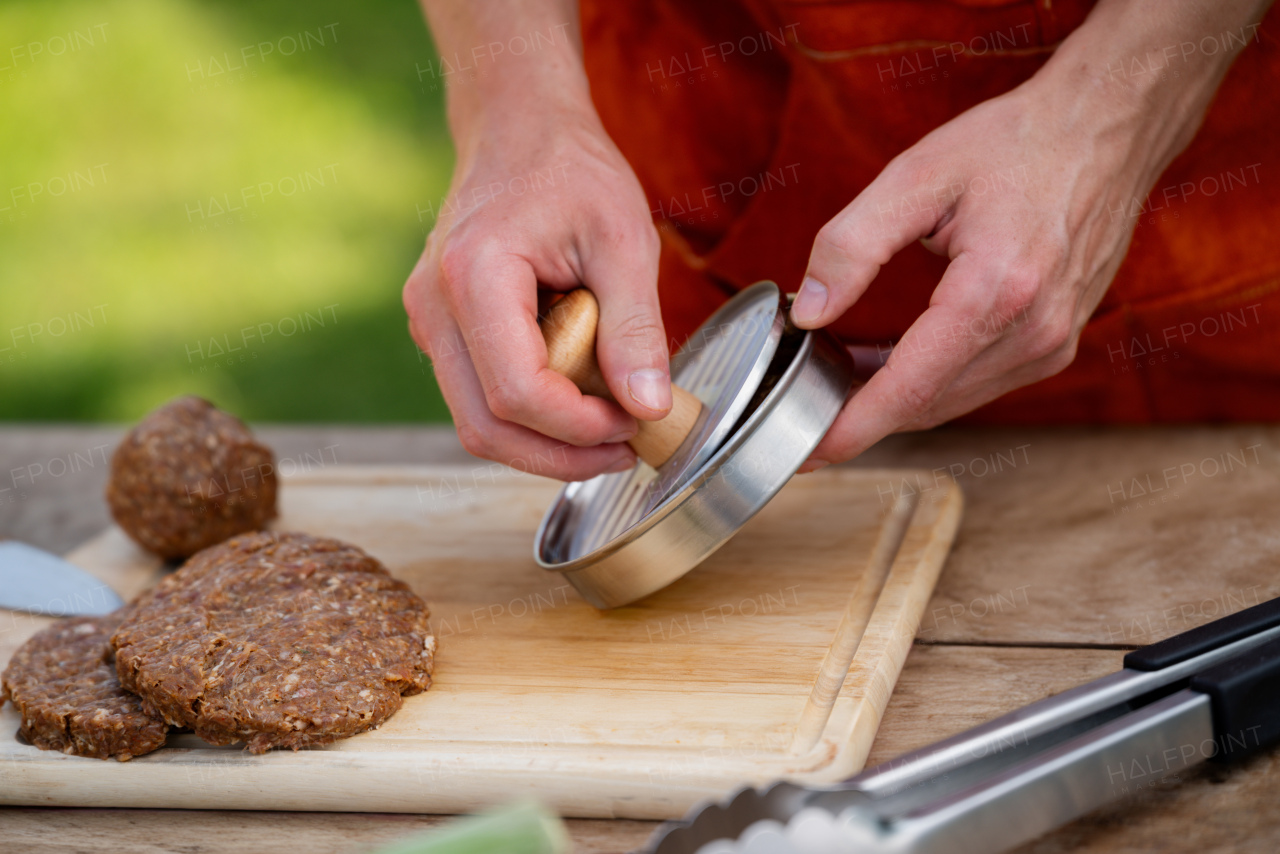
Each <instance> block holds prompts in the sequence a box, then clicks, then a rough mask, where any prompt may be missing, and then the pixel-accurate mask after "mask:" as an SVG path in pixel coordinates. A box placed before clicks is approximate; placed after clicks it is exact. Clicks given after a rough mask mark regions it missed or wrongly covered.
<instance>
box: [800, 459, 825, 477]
mask: <svg viewBox="0 0 1280 854" xmlns="http://www.w3.org/2000/svg"><path fill="white" fill-rule="evenodd" d="M829 465H831V463H829V462H827V461H826V460H815V459H813V458H812V457H811V458H809V459H807V460H805V461H804V465H802V466H800V470H799V472H797V473H798V474H809V473H810V472H815V471H817V470H818V469H824V468H826V467H827V466H829Z"/></svg>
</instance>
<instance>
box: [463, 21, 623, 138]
mask: <svg viewBox="0 0 1280 854" xmlns="http://www.w3.org/2000/svg"><path fill="white" fill-rule="evenodd" d="M446 109H447V116H448V121H449V129H450V132H451V133H452V135H453V138H454V142H455V144H457V146H458V148H459V151H460V152H461V151H462V150H463V149H465V148H467V147H469V146H470V145H471V144H473V143H475V142H478V141H480V140H482V139H486V138H489V137H491V136H492V135H493V134H495V133H502V134H504V135H508V134H514V135H517V136H518V135H521V134H523V133H525V132H526V129H528V128H529V127H531V126H545V125H546V124H547V123H548V122H571V123H572V122H575V121H584V120H590V121H593V122H595V121H598V119H596V112H595V106H594V104H593V103H592V101H591V91H590V88H589V86H588V83H587V77H586V72H585V71H584V69H583V66H582V57H581V54H580V53H579V52H578V49H577V46H576V45H574V44H566V45H559V46H557V47H556V49H555V50H554V51H551V50H544V51H542V52H541V53H540V54H539V55H538V56H537V57H525V58H523V60H522V59H521V58H514V57H513V58H509V59H508V60H507V61H506V62H505V63H494V64H493V65H492V66H491V67H489V68H481V69H477V70H475V71H473V72H472V73H470V74H467V75H457V76H455V77H454V78H453V79H451V80H450V81H449V83H448V86H447V89H446Z"/></svg>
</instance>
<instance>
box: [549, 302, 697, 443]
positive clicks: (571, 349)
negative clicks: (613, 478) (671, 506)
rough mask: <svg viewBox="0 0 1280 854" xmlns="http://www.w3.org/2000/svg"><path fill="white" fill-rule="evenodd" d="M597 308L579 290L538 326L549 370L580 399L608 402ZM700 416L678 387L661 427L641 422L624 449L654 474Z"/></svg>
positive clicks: (691, 398) (673, 389)
mask: <svg viewBox="0 0 1280 854" xmlns="http://www.w3.org/2000/svg"><path fill="white" fill-rule="evenodd" d="M599 321H600V306H599V305H598V304H597V303H596V298H595V296H594V295H592V293H591V291H589V290H587V289H586V288H578V289H577V290H575V291H570V292H569V293H567V294H565V296H564V297H563V298H561V299H560V300H559V301H558V302H556V303H555V304H554V305H552V306H551V309H550V311H548V312H547V315H546V317H544V318H543V320H542V322H541V323H540V324H539V325H540V326H541V328H542V338H543V340H544V341H546V344H547V364H548V366H549V367H550V368H551V370H553V371H555V372H556V373H558V374H563V375H564V376H566V377H568V378H569V379H570V380H572V381H573V384H574V385H576V386H577V387H578V388H579V390H581V391H582V393H583V394H592V395H595V396H596V397H603V398H605V399H606V400H613V395H612V394H611V393H610V392H609V387H608V386H607V385H605V381H604V377H602V376H601V375H600V365H599V364H598V363H597V362H596V325H597V324H598V323H599ZM701 411H702V401H700V400H698V398H696V397H694V396H693V395H692V394H690V393H689V392H687V391H685V390H684V389H682V388H680V387H679V386H674V385H673V386H672V387H671V412H669V413H668V414H667V417H666V418H663V419H662V420H661V421H640V422H639V425H640V428H639V429H640V432H638V433H637V434H636V435H635V437H634V438H632V439H631V440H630V441H629V442H627V444H628V445H630V446H631V448H632V450H634V451H635V452H636V456H638V457H639V458H640V459H642V460H644V461H645V462H646V463H648V464H649V465H651V466H653V467H654V468H657V467H658V466H660V465H662V464H663V463H665V462H666V461H667V460H669V459H670V458H671V455H672V454H674V453H675V452H676V449H677V448H679V447H680V444H681V443H682V442H684V440H685V437H686V436H688V435H689V431H690V430H692V429H693V425H694V424H695V423H696V422H697V420H698V413H700V412H701Z"/></svg>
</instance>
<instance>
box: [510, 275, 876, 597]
mask: <svg viewBox="0 0 1280 854" xmlns="http://www.w3.org/2000/svg"><path fill="white" fill-rule="evenodd" d="M787 312H788V304H787V300H786V299H785V297H784V296H783V294H782V292H781V291H780V290H779V289H778V286H777V285H775V284H774V283H773V282H758V283H757V284H755V285H752V286H751V287H749V288H747V289H746V290H743V291H742V292H740V293H739V294H737V295H736V296H734V297H733V298H732V299H731V300H729V301H728V302H727V303H726V304H725V305H724V306H722V307H721V308H720V310H719V311H717V312H716V313H715V314H713V315H712V316H711V317H710V318H708V320H707V321H706V322H705V323H704V324H703V325H702V326H701V327H699V328H698V330H697V331H696V332H695V333H694V334H693V335H692V336H691V337H690V338H689V340H688V341H687V342H686V343H685V345H684V346H683V347H681V348H680V351H679V352H678V353H676V355H675V356H674V357H673V358H672V360H671V378H672V381H673V383H674V384H675V388H674V389H673V405H672V410H671V413H670V414H669V415H668V416H667V417H666V418H664V419H662V420H661V421H641V422H640V432H639V434H638V435H637V436H636V437H635V438H634V439H632V440H631V443H630V444H631V446H632V448H634V449H635V451H636V455H637V457H638V460H637V462H636V465H635V467H634V468H633V469H631V470H630V471H626V472H620V473H617V474H605V475H600V476H599V477H595V478H592V479H591V480H587V481H582V482H579V483H569V484H566V485H565V486H564V488H563V489H561V490H560V493H559V494H558V495H557V496H556V499H555V501H554V502H552V504H551V507H550V508H548V510H547V513H546V515H545V516H544V517H543V519H542V524H540V525H539V526H538V532H537V534H536V536H535V540H534V556H535V558H536V559H537V561H538V564H539V565H540V566H541V567H542V568H543V569H547V570H550V571H552V572H559V573H561V574H563V575H564V576H565V578H567V579H568V580H569V582H570V583H571V584H572V585H573V586H574V587H575V588H577V590H578V592H579V593H581V594H582V597H583V598H584V599H586V600H587V601H588V602H590V603H591V604H592V605H594V606H596V607H597V608H616V607H618V606H620V605H626V604H628V603H630V602H634V601H636V600H637V599H640V598H642V597H644V596H648V595H649V594H650V593H654V592H656V591H658V590H660V589H662V588H663V587H666V586H667V585H668V584H670V583H671V582H673V581H675V580H676V579H678V578H680V577H681V576H682V575H684V574H685V573H687V572H688V571H689V570H691V569H693V568H694V567H695V566H697V565H698V564H699V563H701V562H702V561H703V560H705V559H706V558H707V557H708V556H710V555H711V553H712V552H714V551H715V550H716V549H718V548H720V546H722V545H724V544H725V542H727V541H728V540H729V538H730V537H732V536H733V535H734V534H735V533H737V532H738V530H739V529H740V528H741V527H742V526H743V525H745V524H746V523H747V521H748V520H750V519H751V517H752V516H754V515H755V514H756V513H757V512H758V511H759V510H760V508H762V507H763V506H764V505H765V504H767V503H768V501H769V499H771V498H773V496H774V495H776V494H777V493H778V490H780V489H782V487H783V486H784V485H785V484H786V482H787V481H788V480H790V479H791V476H792V475H793V474H795V473H796V470H797V469H799V468H800V466H801V465H802V464H803V463H804V461H805V460H806V459H808V457H809V454H810V453H811V452H812V451H813V449H814V448H815V447H817V445H818V442H819V441H820V440H821V439H822V437H823V435H825V434H826V432H827V429H828V428H830V426H831V425H832V423H833V422H834V421H835V419H836V415H837V414H839V412H840V409H841V407H842V406H843V405H844V402H845V399H846V398H847V397H848V395H849V392H850V390H851V389H852V388H853V385H854V373H853V359H852V358H851V357H850V355H849V353H848V351H847V350H845V348H844V347H843V346H842V345H841V344H840V343H839V342H838V341H837V340H836V339H835V337H834V336H833V335H831V333H829V332H827V331H825V330H812V331H806V330H803V329H797V328H796V327H794V326H792V325H791V324H790V323H789V322H788V319H787ZM598 317H599V309H598V307H597V305H596V302H595V298H594V297H593V296H592V295H591V293H590V291H587V290H577V291H572V292H570V293H569V294H568V295H566V296H565V297H563V298H562V299H561V300H560V301H559V302H556V303H554V304H553V305H552V307H551V308H550V310H549V311H548V312H547V314H546V315H545V316H544V318H543V320H542V322H541V326H542V334H543V338H544V339H545V341H546V343H547V354H548V359H549V364H550V367H551V368H552V369H553V370H556V371H558V372H560V373H562V374H564V375H565V376H567V377H568V378H569V379H571V380H573V381H574V383H575V384H576V385H577V386H578V387H579V388H580V389H582V391H584V392H586V393H588V394H596V395H599V396H601V397H608V396H609V392H608V389H607V387H606V386H605V384H604V381H603V379H602V378H601V377H600V373H599V368H598V366H597V365H596V361H595V327H596V322H597V320H598Z"/></svg>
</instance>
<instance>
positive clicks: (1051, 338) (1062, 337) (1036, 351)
mask: <svg viewBox="0 0 1280 854" xmlns="http://www.w3.org/2000/svg"><path fill="white" fill-rule="evenodd" d="M1071 344H1072V334H1071V319H1070V318H1067V317H1056V316H1055V317H1045V318H1041V319H1040V320H1038V321H1037V322H1035V323H1034V324H1032V326H1031V329H1030V331H1029V334H1028V338H1027V350H1026V353H1027V355H1028V356H1029V357H1030V358H1031V359H1054V358H1056V357H1057V356H1058V355H1059V354H1062V353H1065V354H1066V355H1067V356H1068V359H1067V362H1066V363H1065V364H1063V365H1062V367H1066V365H1067V364H1070V362H1071V359H1072V358H1074V357H1075V352H1074V351H1075V348H1074V347H1073V346H1071ZM1058 370H1061V368H1059V369H1058ZM1054 373H1057V371H1055V372H1054Z"/></svg>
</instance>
